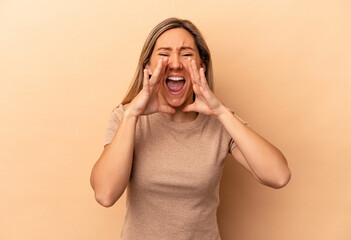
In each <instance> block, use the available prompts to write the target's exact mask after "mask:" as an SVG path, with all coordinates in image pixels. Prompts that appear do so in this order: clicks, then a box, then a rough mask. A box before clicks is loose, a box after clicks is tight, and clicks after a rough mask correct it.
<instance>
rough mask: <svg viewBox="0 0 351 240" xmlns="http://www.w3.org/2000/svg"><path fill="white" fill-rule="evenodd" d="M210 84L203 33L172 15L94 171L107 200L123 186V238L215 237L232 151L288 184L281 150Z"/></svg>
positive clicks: (267, 179) (113, 121)
mask: <svg viewBox="0 0 351 240" xmlns="http://www.w3.org/2000/svg"><path fill="white" fill-rule="evenodd" d="M212 90H213V88H212V66H211V57H210V52H209V50H208V47H207V45H206V43H205V41H204V39H203V37H202V35H201V33H200V32H199V30H198V29H197V28H196V27H195V26H194V25H193V24H192V23H191V22H190V21H187V20H181V19H177V18H170V19H166V20H164V21H163V22H161V23H160V24H158V25H157V26H156V27H155V28H154V29H153V30H152V32H151V33H150V35H149V37H148V39H147V40H146V42H145V45H144V47H143V50H142V53H141V56H140V60H139V65H138V68H137V72H136V75H135V79H134V83H133V85H132V87H131V89H130V90H129V93H128V94H127V95H126V97H125V99H124V100H123V101H122V103H121V104H120V105H119V107H117V108H115V109H114V111H113V113H112V115H111V118H110V120H109V123H108V127H107V132H106V139H105V147H104V150H103V152H102V154H101V156H100V158H99V159H98V161H97V162H96V164H95V165H94V167H93V170H92V174H91V185H92V187H93V189H94V191H95V198H96V200H97V202H99V203H100V204H101V205H103V206H105V207H110V206H112V205H113V204H114V203H115V202H116V201H117V200H118V199H119V198H120V196H121V195H122V194H123V192H124V190H125V189H126V187H127V186H128V192H127V214H126V217H125V222H124V226H123V229H122V233H121V237H122V239H167V240H169V239H201V240H203V239H211V240H213V239H220V235H219V232H218V226H217V220H216V211H217V207H218V205H219V196H218V190H219V182H220V178H221V175H222V170H223V166H224V160H225V157H226V155H227V153H228V152H231V153H232V154H233V156H234V158H235V159H236V160H237V161H238V162H239V163H240V164H241V165H243V166H244V167H245V168H246V169H247V170H248V171H249V172H250V173H251V174H252V175H253V176H254V177H255V178H256V179H257V180H258V181H259V182H261V183H262V184H265V185H267V186H270V187H273V188H281V187H283V186H285V185H286V184H287V183H288V181H289V179H290V171H289V168H288V164H287V161H286V159H285V157H284V155H283V154H282V153H281V152H280V151H279V150H278V149H277V148H276V147H274V146H273V145H272V144H270V143H269V142H267V141H266V140H265V139H264V138H262V137H261V136H259V135H258V134H257V133H255V132H254V131H253V130H252V129H250V128H249V127H248V126H247V124H246V123H245V122H243V121H242V120H240V119H239V118H238V117H237V116H236V115H235V114H233V112H232V111H231V110H230V109H229V108H227V107H226V106H224V105H223V103H221V102H220V101H219V99H218V98H217V97H216V96H215V95H214V93H213V91H212Z"/></svg>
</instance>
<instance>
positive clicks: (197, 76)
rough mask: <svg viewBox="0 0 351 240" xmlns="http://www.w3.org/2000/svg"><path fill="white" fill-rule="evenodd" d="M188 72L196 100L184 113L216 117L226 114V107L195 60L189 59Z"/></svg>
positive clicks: (186, 107) (184, 109)
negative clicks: (197, 113)
mask: <svg viewBox="0 0 351 240" xmlns="http://www.w3.org/2000/svg"><path fill="white" fill-rule="evenodd" d="M186 70H187V71H188V75H189V77H190V79H191V82H192V85H193V91H194V93H195V95H196V98H195V101H194V102H193V103H191V104H189V105H187V106H185V107H184V108H183V112H199V113H203V114H206V115H214V116H216V117H218V116H220V115H221V114H222V113H223V112H224V110H225V106H224V105H223V104H222V103H221V102H220V101H219V100H218V98H217V97H216V96H215V95H214V93H213V92H212V91H211V89H210V87H209V86H208V83H207V80H206V76H205V71H204V69H203V68H200V69H197V66H196V62H195V60H191V59H188V60H187V65H186Z"/></svg>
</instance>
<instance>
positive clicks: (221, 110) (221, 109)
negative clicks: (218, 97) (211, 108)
mask: <svg viewBox="0 0 351 240" xmlns="http://www.w3.org/2000/svg"><path fill="white" fill-rule="evenodd" d="M228 113H229V114H231V111H230V109H229V108H227V107H226V106H224V105H223V104H222V105H221V106H220V107H219V108H218V110H217V111H216V114H215V116H216V117H217V119H219V120H220V119H222V118H223V117H224V116H225V115H227V114H228Z"/></svg>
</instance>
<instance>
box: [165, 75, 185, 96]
mask: <svg viewBox="0 0 351 240" xmlns="http://www.w3.org/2000/svg"><path fill="white" fill-rule="evenodd" d="M166 85H167V88H168V90H169V91H170V93H171V94H173V95H175V94H180V93H181V92H182V90H183V89H184V86H185V79H184V78H183V77H168V78H167V79H166Z"/></svg>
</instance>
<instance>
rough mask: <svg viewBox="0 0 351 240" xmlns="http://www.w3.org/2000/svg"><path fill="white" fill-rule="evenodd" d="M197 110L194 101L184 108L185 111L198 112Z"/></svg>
mask: <svg viewBox="0 0 351 240" xmlns="http://www.w3.org/2000/svg"><path fill="white" fill-rule="evenodd" d="M195 110H196V108H195V104H194V103H192V104H189V105H187V106H185V107H184V108H183V109H182V111H183V112H196V111H195Z"/></svg>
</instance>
